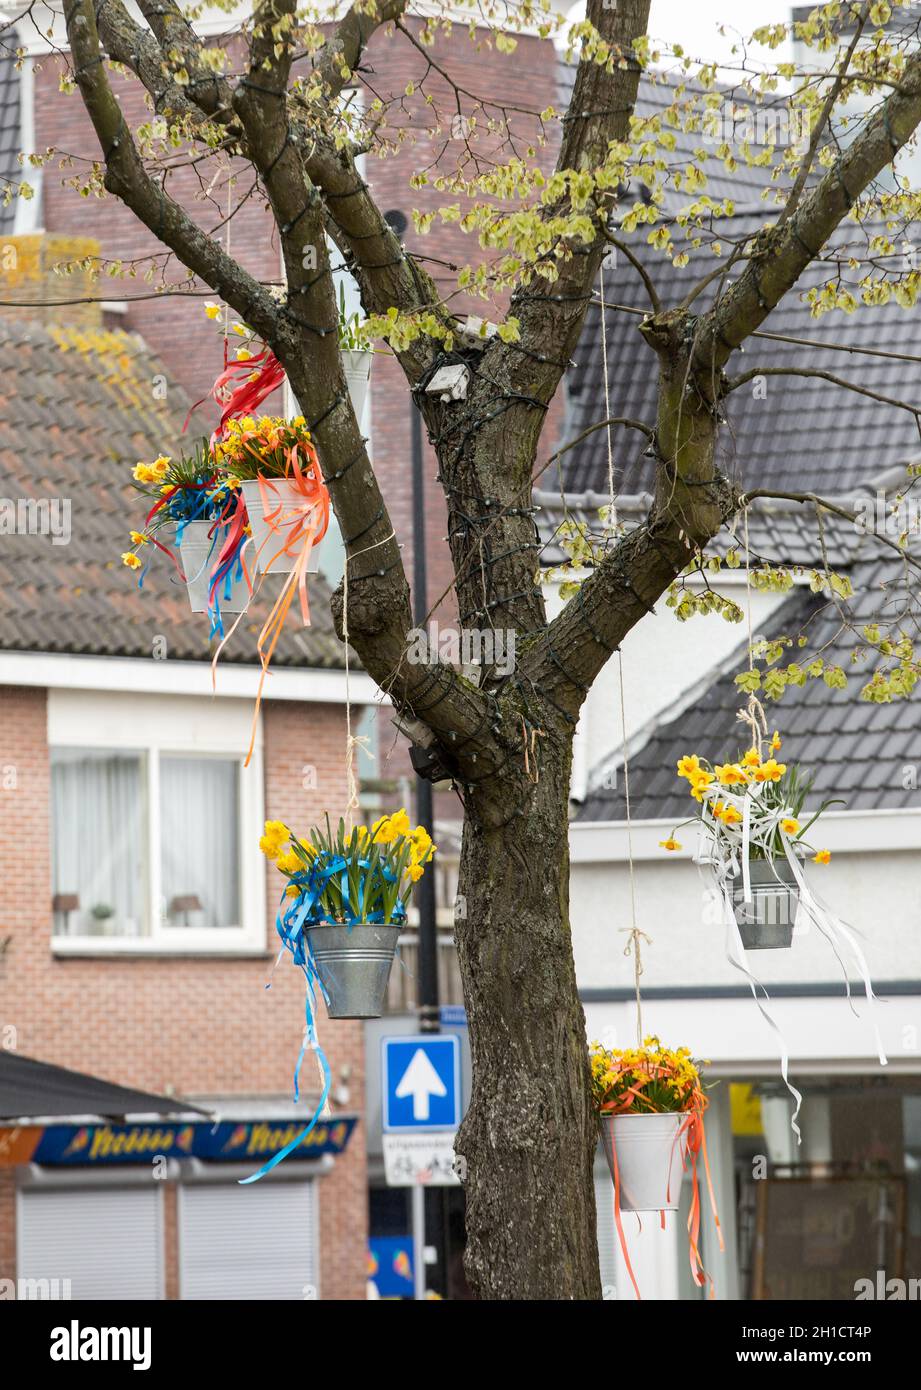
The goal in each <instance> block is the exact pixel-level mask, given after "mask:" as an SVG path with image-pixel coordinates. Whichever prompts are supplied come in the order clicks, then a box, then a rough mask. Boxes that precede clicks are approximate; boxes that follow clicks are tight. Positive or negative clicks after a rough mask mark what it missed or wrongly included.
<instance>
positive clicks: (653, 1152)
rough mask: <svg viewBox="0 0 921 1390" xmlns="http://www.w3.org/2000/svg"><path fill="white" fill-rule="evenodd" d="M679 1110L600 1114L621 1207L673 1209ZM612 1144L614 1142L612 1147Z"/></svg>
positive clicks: (681, 1142) (680, 1149) (681, 1143)
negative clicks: (656, 1112) (634, 1113)
mask: <svg viewBox="0 0 921 1390" xmlns="http://www.w3.org/2000/svg"><path fill="white" fill-rule="evenodd" d="M687 1118H688V1117H687V1115H686V1114H685V1113H684V1112H683V1111H680V1110H679V1111H669V1112H668V1113H667V1114H661V1115H602V1116H601V1140H602V1143H603V1144H604V1152H605V1157H606V1158H607V1160H608V1167H609V1168H610V1170H611V1177H612V1178H613V1177H614V1152H615V1150H616V1154H617V1179H616V1181H617V1183H618V1186H619V1191H620V1205H621V1209H622V1210H623V1211H677V1210H678V1204H679V1201H680V1199H681V1175H682V1172H683V1165H682V1155H683V1153H684V1150H685V1149H686V1147H687V1136H686V1135H682V1136H681V1138H680V1139H679V1138H678V1133H679V1131H680V1129H681V1126H682V1125H683V1124H684V1123H685V1122H686V1121H687ZM612 1146H613V1147H612Z"/></svg>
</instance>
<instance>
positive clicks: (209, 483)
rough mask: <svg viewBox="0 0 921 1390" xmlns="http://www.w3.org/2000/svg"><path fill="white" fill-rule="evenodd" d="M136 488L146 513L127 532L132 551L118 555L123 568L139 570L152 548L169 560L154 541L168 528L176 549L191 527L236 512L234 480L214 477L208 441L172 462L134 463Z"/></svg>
mask: <svg viewBox="0 0 921 1390" xmlns="http://www.w3.org/2000/svg"><path fill="white" fill-rule="evenodd" d="M132 478H133V480H134V486H135V488H136V489H137V491H138V492H139V493H140V494H141V495H142V497H143V498H144V499H145V502H146V503H147V504H149V505H148V511H147V514H146V516H145V518H144V522H143V525H142V526H141V527H140V528H139V529H137V530H134V531H131V532H130V538H131V544H132V547H133V548H132V549H131V550H128V551H125V552H124V553H123V554H122V557H121V558H122V564H124V565H127V566H128V568H129V569H133V570H137V569H140V568H141V566H142V565H143V564H144V560H143V558H142V555H141V553H140V552H141V550H142V548H143V547H144V546H145V545H148V544H151V543H152V544H153V545H155V546H156V547H157V548H158V549H159V550H164V551H165V552H166V553H167V554H169V555H171V554H172V552H171V551H170V549H169V547H168V546H166V545H163V544H162V543H161V541H160V540H158V539H157V537H158V536H159V535H160V533H161V532H162V531H163V530H164V528H166V527H173V526H174V527H175V528H176V543H177V544H180V543H181V541H182V532H183V530H184V528H185V527H186V526H187V525H188V523H189V522H190V521H208V522H212V521H215V522H226V521H227V520H228V519H229V516H230V513H231V512H233V510H234V505H235V504H234V489H235V488H236V487H237V484H236V482H235V481H234V480H232V479H229V478H227V477H224V476H222V475H221V474H219V473H218V471H217V469H216V467H215V462H214V458H213V456H212V454H211V450H210V448H209V446H208V442H207V440H204V439H202V440H199V441H198V442H197V443H196V445H195V448H194V451H193V452H192V454H191V455H190V456H186V455H181V456H180V457H179V458H176V459H172V458H169V457H168V456H167V455H161V456H160V457H159V458H156V459H154V461H153V463H137V464H136V465H135V467H134V471H133V473H132Z"/></svg>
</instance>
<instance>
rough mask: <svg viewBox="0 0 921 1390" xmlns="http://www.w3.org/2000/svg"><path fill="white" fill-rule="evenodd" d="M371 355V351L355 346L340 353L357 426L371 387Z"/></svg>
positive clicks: (372, 354)
mask: <svg viewBox="0 0 921 1390" xmlns="http://www.w3.org/2000/svg"><path fill="white" fill-rule="evenodd" d="M373 356H374V353H373V352H368V351H365V350H364V349H362V350H357V349H355V348H347V349H346V350H345V351H344V352H343V354H342V369H343V371H344V372H345V380H346V384H347V385H348V388H349V396H350V397H351V400H352V409H353V410H354V411H355V419H356V420H357V421H358V424H359V426H360V425H361V420H362V416H363V415H364V413H365V405H366V403H367V400H368V392H369V390H370V389H371V358H372V357H373Z"/></svg>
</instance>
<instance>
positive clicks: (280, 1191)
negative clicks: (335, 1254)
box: [179, 1179, 319, 1300]
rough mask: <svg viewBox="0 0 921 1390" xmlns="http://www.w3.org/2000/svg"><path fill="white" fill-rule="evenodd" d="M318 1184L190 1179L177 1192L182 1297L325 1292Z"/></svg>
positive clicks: (284, 1296)
mask: <svg viewBox="0 0 921 1390" xmlns="http://www.w3.org/2000/svg"><path fill="white" fill-rule="evenodd" d="M314 1188H315V1183H314V1182H312V1181H310V1182H297V1181H291V1180H290V1179H289V1180H286V1181H284V1182H274V1183H273V1182H272V1181H271V1180H270V1181H268V1182H265V1181H264V1182H261V1183H254V1184H253V1185H251V1186H247V1187H240V1186H239V1184H238V1183H211V1182H203V1183H185V1184H184V1185H183V1186H182V1188H181V1189H180V1193H179V1269H180V1275H179V1295H180V1297H181V1298H212V1299H213V1298H233V1299H246V1300H249V1299H305V1298H316V1297H318V1296H319V1294H318V1289H317V1283H318V1277H319V1264H318V1258H317V1239H318V1237H317V1213H316V1194H315V1191H314Z"/></svg>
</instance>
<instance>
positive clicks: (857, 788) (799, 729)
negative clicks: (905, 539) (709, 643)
mask: <svg viewBox="0 0 921 1390" xmlns="http://www.w3.org/2000/svg"><path fill="white" fill-rule="evenodd" d="M850 574H851V578H852V581H853V585H854V590H855V594H854V598H853V599H852V600H850V602H849V604H848V605H847V607H848V609H849V611H850V613H851V615H852V618H853V621H854V623H855V625H856V626H857V629H858V631H859V629H860V626H861V625H862V624H863V623H866V622H869V621H870V620H871V619H873V618H874V617H876V616H878V614H879V610H880V606H881V597H882V596H883V593H884V586H885V585H887V584H889V585H893V584H898V582H899V579H900V577H902V576H903V570H902V567H901V566H900V564H899V561H898V560H894V561H893V560H891V559H888V558H886V559H884V558H881V553H880V548H879V542H878V541H876V540H875V539H874V538H873V537H868V538H866V540H865V541H864V542H863V544H862V547H861V557H860V560H859V561H858V563H857V564H855V565H854V566H853V567H852V569H851V571H850ZM809 619H811V620H812V621H811V622H810V624H809V629H808V631H809V649H810V651H822V653H823V656H824V658H825V661H826V662H827V663H828V664H829V665H835V664H836V665H840V666H841V667H842V669H843V670H844V672H845V674H846V675H847V676H848V682H847V687H846V689H843V690H830V689H829V688H828V687H827V686H826V685H825V683H824V681H823V680H822V679H821V678H818V679H813V680H809V681H807V683H806V684H805V685H804V686H795V687H792V688H791V689H788V690H787V691H786V692H785V693H784V695H783V697H782V699H781V700H780V701H778V702H777V703H772V702H770V701H768V702H766V705H765V708H766V713H767V717H768V721H769V722H770V723H771V725H776V727H778V728H779V729H780V731H781V733H782V735H783V739H784V743H783V757H784V759H785V760H788V761H791V762H794V763H799V762H802V763H804V764H805V765H806V767H807V770H808V771H810V772H815V774H816V776H815V784H814V792H813V795H812V796H811V797H810V803H811V804H816V805H817V804H818V803H819V802H821V801H823V800H824V799H825V798H827V797H842V798H843V799H844V800H845V801H846V802H847V809H849V810H855V811H859V810H876V809H880V808H891V807H900V806H908V805H912V806H916V805H917V801H918V793H917V791H912V790H906V789H905V787H904V785H903V782H904V769H905V767H906V765H907V764H916V763H917V761H918V749H919V740H921V712H919V709H918V703H917V698H916V697H915V698H909V699H908V700H901V701H893V702H892V703H891V704H873V703H869V702H867V701H864V700H861V699H860V696H859V692H860V690H861V688H862V686H863V685H864V684H865V682H866V679H867V675H868V672H867V670H866V669H865V668H864V666H863V665H857V666H856V667H855V666H853V665H852V664H851V652H852V651H853V649H854V647H855V646H856V645H857V643H858V640H859V639H857V638H855V636H854V635H853V633H852V632H851V631H849V630H844V631H842V630H841V622H840V619H839V616H838V613H837V610H836V609H835V608H834V607H833V606H832V607H829V606H828V605H826V604H825V603H824V601H823V600H822V599H821V598H820V597H817V596H815V595H813V594H811V593H804V592H802V591H800V592H799V593H795V594H793V595H791V596H790V598H789V599H788V600H787V601H786V602H785V603H784V604H783V605H782V607H781V608H780V609H779V610H778V612H777V613H776V614H775V615H774V617H773V618H772V620H771V621H770V622H769V623H766V624H765V625H764V627H763V629H762V631H761V634H760V635H762V636H765V637H771V636H781V635H786V636H795V635H796V634H797V633H798V632H799V631H800V630H801V629H802V627H803V624H804V623H805V622H806V621H807V620H809ZM691 621H692V622H693V621H700V620H698V619H691ZM758 635H759V634H757V633H756V634H755V636H756V640H757V637H758ZM745 663H746V644H744V643H743V645H742V646H741V647H740V648H739V650H738V652H737V654H736V658H735V660H733V661H732V662H731V663H730V665H729V668H728V669H727V670H726V671H725V673H724V674H722V675H720V676H719V677H718V678H714V679H713V683H712V684H710V686H709V688H708V689H706V691H705V692H704V693H703V694H702V695H700V696H699V697H697V698H693V701H692V703H691V704H690V705H689V707H688V708H687V709H685V710H684V711H682V712H681V713H680V714H677V715H676V716H675V717H674V718H672V719H670V720H668V721H667V722H664V723H662V724H660V725H659V726H658V727H657V728H656V729H655V731H654V732H653V733H652V735H651V737H650V738H649V739H648V740H647V742H646V743H645V744H643V745H642V746H641V747H640V748H639V749H638V750H637V751H636V752H635V753H631V755H630V809H631V814H632V815H633V816H634V817H635V818H636V819H640V820H643V819H658V818H665V819H675V820H678V819H684V818H686V817H687V815H688V814H689V810H688V806H689V799H688V796H687V793H686V791H685V790H683V787H684V784H683V783H681V782H680V781H679V780H678V778H677V776H676V775H675V764H676V763H677V761H678V759H679V758H680V757H681V756H682V755H683V754H684V753H694V752H696V753H699V754H702V755H704V756H707V757H710V759H711V761H714V762H715V761H717V760H718V759H719V760H721V761H722V760H725V759H726V758H732V757H733V756H734V755H735V754H736V752H737V751H739V752H741V751H744V748H745V747H746V746H747V744H748V740H747V739H746V737H745V731H744V730H743V729H742V727H741V726H740V725H739V723H738V722H737V720H736V712H737V710H738V709H739V708H740V706H742V705H743V704H744V703H745V698H746V697H745V696H744V695H743V694H741V693H740V691H739V690H738V689H737V687H736V685H735V683H734V676H735V675H736V674H737V673H738V672H739V671H741V670H743V669H744V667H745ZM782 664H785V663H782ZM606 770H607V768H598V769H595V772H594V773H593V775H592V778H591V783H592V784H593V787H594V789H592V790H590V791H589V794H588V796H587V797H586V799H585V801H584V803H583V805H582V806H581V808H580V810H579V814H578V817H577V818H578V819H579V820H587V821H597V820H622V819H623V817H624V800H623V778H622V777H619V778H618V779H617V781H618V789H617V790H610V789H607V788H605V787H604V786H603V782H604V780H607V781H611V780H612V779H610V778H607V779H604V778H603V777H602V773H603V772H604V771H606Z"/></svg>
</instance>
